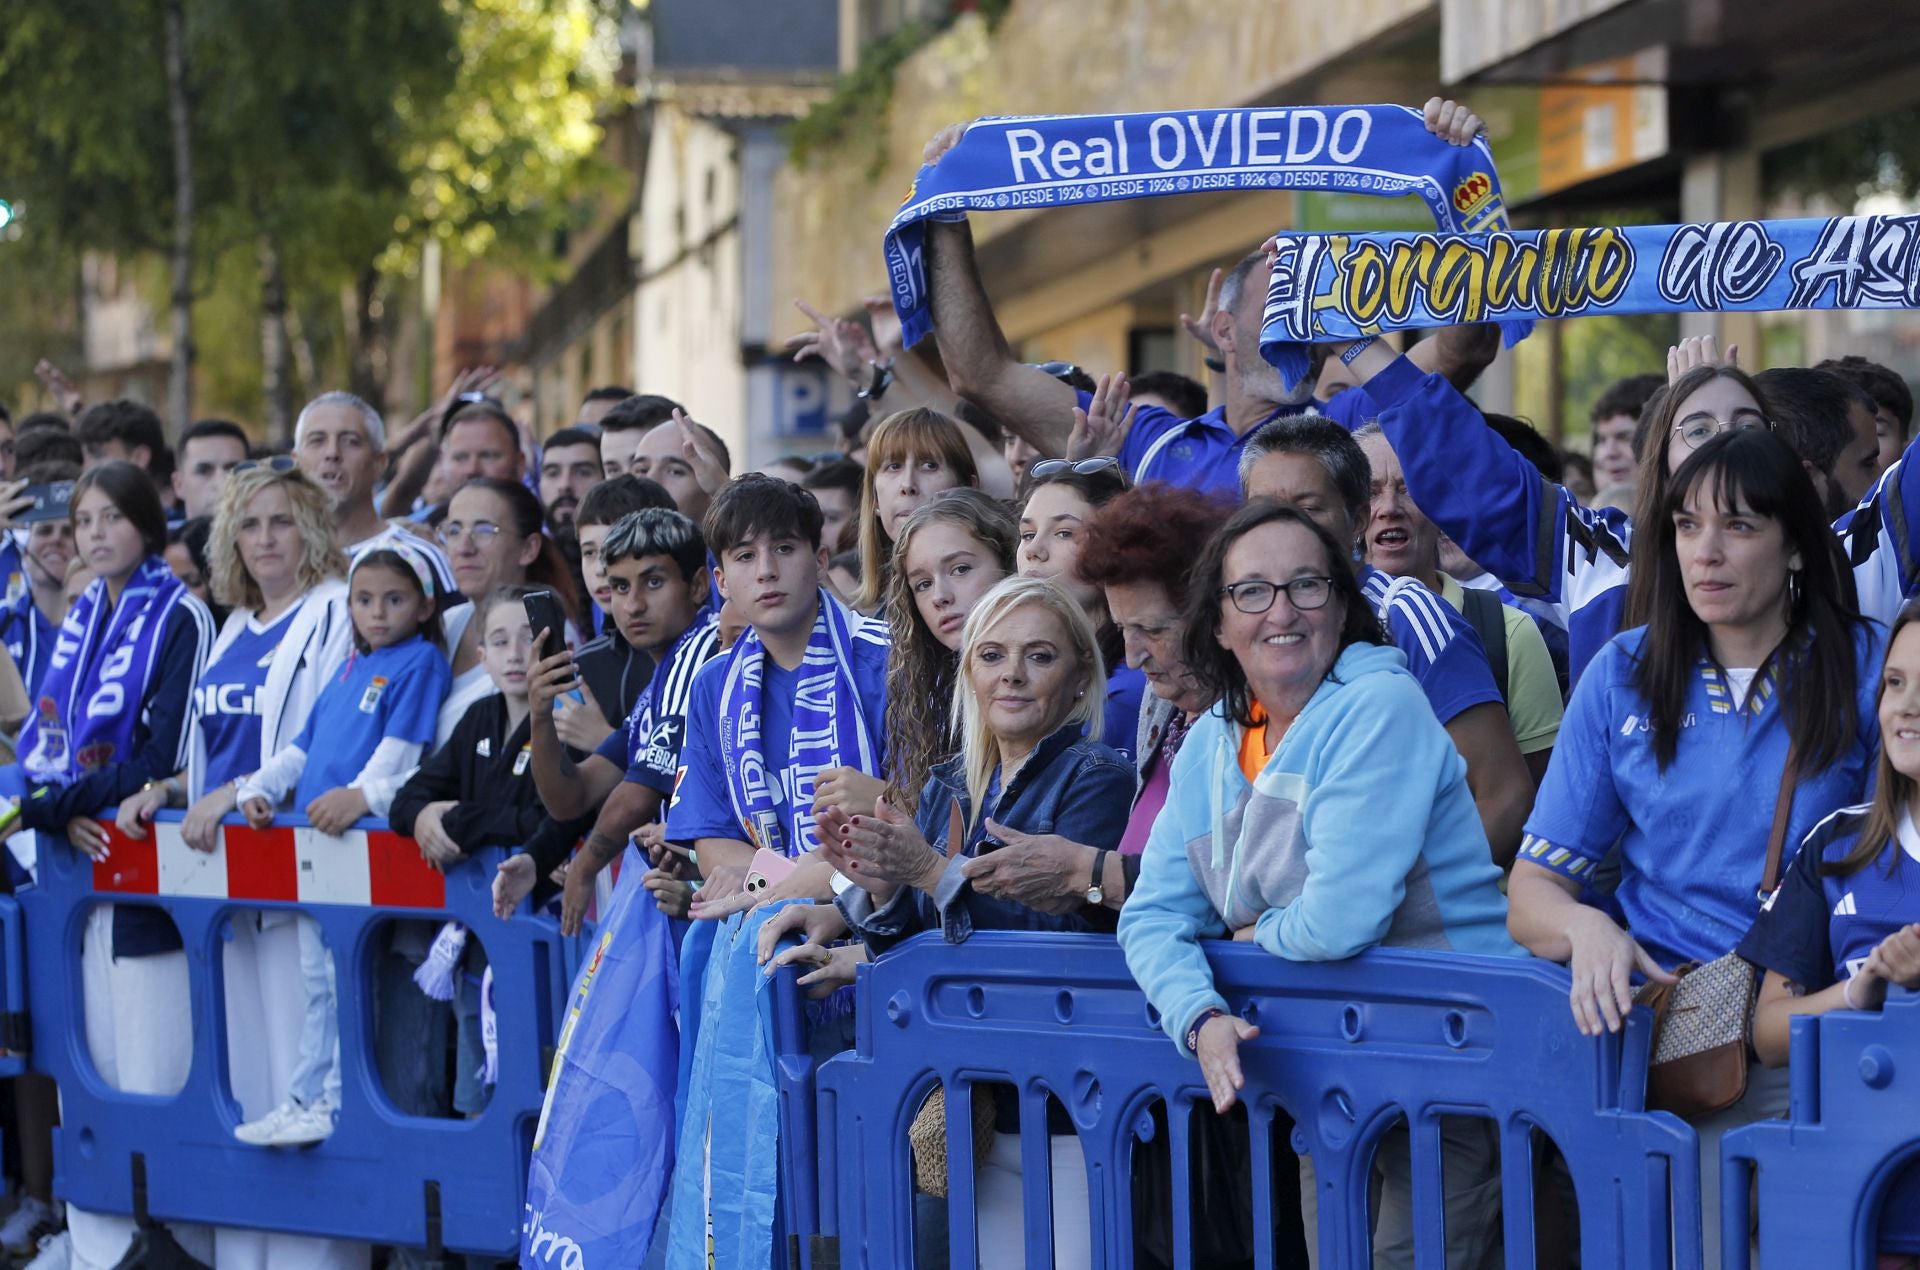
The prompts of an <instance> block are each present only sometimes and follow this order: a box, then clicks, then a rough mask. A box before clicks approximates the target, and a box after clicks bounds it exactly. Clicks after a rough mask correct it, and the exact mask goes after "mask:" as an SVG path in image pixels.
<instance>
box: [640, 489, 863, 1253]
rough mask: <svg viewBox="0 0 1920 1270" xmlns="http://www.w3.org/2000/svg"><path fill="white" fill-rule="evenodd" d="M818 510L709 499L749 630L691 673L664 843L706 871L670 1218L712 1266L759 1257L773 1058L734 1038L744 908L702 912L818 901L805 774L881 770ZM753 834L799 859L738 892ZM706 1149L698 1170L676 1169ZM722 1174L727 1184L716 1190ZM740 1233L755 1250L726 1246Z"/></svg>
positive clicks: (691, 944) (735, 600) (766, 500)
mask: <svg viewBox="0 0 1920 1270" xmlns="http://www.w3.org/2000/svg"><path fill="white" fill-rule="evenodd" d="M821 519H822V517H821V514H820V504H819V503H817V502H815V501H814V497H813V495H812V494H811V493H809V492H808V491H806V490H804V489H802V488H800V487H799V486H798V485H793V484H789V483H788V482H786V481H782V480H779V479H777V478H775V477H771V476H765V475H761V474H758V473H756V474H753V475H749V476H743V477H741V478H739V479H738V480H736V481H734V482H732V483H731V484H729V485H727V486H726V487H725V488H724V489H722V490H721V491H720V493H719V496H718V497H717V498H715V499H714V502H713V506H712V507H711V508H710V509H709V510H708V512H707V519H706V538H707V545H708V547H709V548H710V549H711V550H712V551H713V554H714V558H715V560H716V562H717V567H718V570H719V582H720V593H721V594H722V595H723V596H725V597H726V599H727V602H728V603H729V604H730V605H731V606H732V607H733V608H734V609H735V610H737V611H738V613H739V615H740V617H741V618H742V619H743V620H744V621H745V622H746V623H747V629H746V631H745V632H744V633H743V634H742V635H741V636H740V638H739V639H738V640H737V641H736V642H735V643H734V645H733V647H732V648H731V649H730V650H729V651H728V652H726V653H725V654H723V655H721V656H718V657H715V658H714V659H713V660H712V661H709V662H708V663H707V664H706V666H705V667H703V668H702V669H701V671H700V673H699V674H698V675H697V676H695V678H694V681H693V689H692V699H691V701H690V702H689V703H688V707H687V736H686V740H685V742H684V743H683V744H682V746H681V748H680V771H679V775H678V778H677V780H676V782H675V786H674V795H673V803H672V805H671V806H669V807H668V809H667V828H666V838H667V841H668V842H670V843H676V844H682V845H690V846H691V847H692V848H693V852H694V857H695V861H696V863H697V864H698V866H699V871H700V875H701V877H702V878H704V879H705V880H704V882H703V883H702V886H701V889H700V891H699V893H698V894H697V895H696V896H695V899H694V903H693V908H692V915H693V917H694V918H695V919H697V920H696V924H695V926H694V929H693V930H692V931H691V932H689V933H688V935H687V937H686V940H685V942H684V943H683V944H682V946H681V953H680V957H681V972H682V975H681V996H680V1001H681V1011H682V1014H681V1031H682V1037H683V1039H682V1042H681V1056H680V1089H681V1098H682V1101H683V1104H684V1116H683V1124H682V1127H681V1133H680V1140H679V1152H678V1155H679V1159H680V1161H681V1165H682V1166H681V1167H680V1168H679V1169H677V1170H676V1173H675V1179H674V1187H673V1202H672V1217H671V1219H670V1221H669V1223H668V1229H669V1236H668V1238H669V1239H670V1240H671V1243H670V1245H669V1247H670V1252H669V1255H668V1260H669V1262H670V1263H671V1264H675V1265H678V1264H681V1262H680V1260H678V1258H680V1257H683V1256H697V1254H695V1253H694V1249H695V1247H696V1246H701V1247H703V1248H704V1246H706V1239H707V1238H708V1237H713V1238H715V1239H716V1240H718V1241H719V1242H718V1245H717V1246H718V1247H719V1249H720V1254H719V1259H718V1264H721V1265H733V1264H741V1265H747V1264H755V1263H756V1262H757V1263H761V1264H764V1262H765V1256H764V1252H765V1250H766V1249H767V1247H768V1244H769V1242H770V1240H771V1232H770V1230H769V1228H768V1226H767V1224H766V1223H765V1218H766V1216H767V1214H768V1213H769V1212H770V1211H771V1204H770V1197H771V1196H772V1194H773V1192H774V1189H775V1186H776V1181H775V1178H774V1172H775V1165H774V1163H773V1151H772V1149H771V1144H770V1142H769V1141H768V1140H767V1139H766V1138H764V1136H762V1135H758V1134H748V1133H742V1132H739V1129H740V1128H741V1127H742V1126H744V1125H748V1124H753V1123H757V1122H758V1117H760V1116H764V1115H768V1114H771V1113H772V1108H773V1099H774V1094H773V1082H772V1072H771V1070H770V1069H768V1068H767V1067H765V1066H764V1065H763V1064H761V1063H760V1062H759V1061H758V1058H757V1056H756V1055H755V1054H752V1053H747V1052H745V1051H743V1050H741V1049H740V1046H741V1044H743V1039H742V1038H748V1037H752V1036H755V1035H757V1032H756V1027H757V1024H756V1022H755V1020H756V1019H758V1018H759V1017H760V1006H761V1004H762V1001H763V994H761V993H760V992H759V991H758V989H759V987H760V985H762V984H764V983H765V979H764V978H762V976H761V975H760V974H759V973H758V967H757V966H754V965H753V964H752V959H753V957H754V955H755V950H756V948H757V946H758V940H757V938H756V937H754V930H755V928H754V926H753V917H752V915H751V914H749V915H748V916H747V917H746V918H745V919H743V921H742V923H741V924H740V925H739V926H738V927H737V928H735V927H731V926H729V927H722V926H720V925H719V923H718V922H716V921H713V920H707V919H714V918H725V917H728V916H730V915H731V914H733V913H736V912H738V911H740V910H741V909H744V908H747V907H749V906H751V905H753V904H755V903H757V902H760V901H777V900H783V899H814V900H824V899H830V898H831V897H832V894H833V890H832V886H831V885H830V883H831V881H832V879H833V877H834V872H833V867H832V866H831V865H830V864H828V863H827V862H826V860H825V859H824V858H823V857H821V856H820V854H819V851H818V848H819V845H820V843H819V832H818V829H817V827H816V825H815V821H814V794H815V784H816V782H817V781H818V780H819V778H820V776H821V775H822V774H823V773H824V772H826V771H827V770H828V769H830V768H842V767H851V768H857V769H858V770H860V771H862V772H865V773H867V774H868V775H870V776H879V775H881V774H882V773H883V772H884V770H885V769H884V767H883V766H882V764H883V762H884V760H885V740H886V730H885V728H886V725H885V720H886V712H887V700H886V696H887V694H886V678H887V627H886V625H885V623H884V622H882V621H880V620H877V619H870V618H863V617H861V616H860V615H859V614H857V613H855V612H853V611H852V610H851V609H848V608H847V607H846V606H845V605H843V604H841V603H840V601H838V600H836V599H834V598H833V595H832V594H831V593H830V592H829V591H827V590H826V588H825V586H824V585H823V583H824V580H825V578H826V573H827V552H826V551H825V550H824V549H823V548H822V547H821V545H820V528H821ZM763 848H764V849H766V850H769V851H772V852H773V853H774V854H776V855H782V856H786V857H789V858H792V859H798V860H800V862H801V863H800V865H799V867H798V868H796V869H795V870H794V871H793V872H792V873H791V874H790V875H788V877H787V878H785V879H784V880H782V881H780V882H776V883H775V884H774V885H773V886H771V887H769V888H767V889H765V890H762V891H758V892H756V893H751V894H749V893H748V892H746V891H745V889H744V885H743V884H744V882H745V879H746V874H747V870H748V867H749V865H750V864H751V862H752V860H753V857H754V853H755V852H756V851H757V850H760V849H763ZM741 934H745V935H747V936H748V937H747V938H744V939H742V938H739V937H738V936H739V935H741ZM729 941H731V942H729ZM709 950H710V959H709ZM851 1006H852V998H851V990H850V989H847V990H843V991H841V992H838V993H835V994H834V995H833V996H832V997H829V998H828V999H826V1000H825V1001H820V1002H812V1003H809V1008H808V1011H807V1013H808V1017H809V1020H810V1021H811V1022H813V1023H814V1024H815V1027H814V1031H813V1036H812V1038H811V1048H812V1049H813V1052H814V1053H815V1054H816V1055H818V1056H819V1057H822V1058H824V1057H826V1056H827V1055H828V1054H830V1053H832V1052H833V1051H834V1050H837V1049H841V1048H844V1047H845V1046H846V1045H848V1044H850V1043H851V1041H852V1023H853V1012H852V1009H851ZM703 1154H704V1155H705V1156H706V1158H707V1159H708V1160H709V1161H710V1170H711V1171H710V1174H707V1173H704V1172H703V1171H702V1170H699V1169H698V1168H697V1167H690V1166H689V1162H691V1165H692V1166H697V1165H698V1164H699V1163H700V1161H701V1160H702V1158H703ZM707 1176H710V1177H711V1179H712V1184H709V1183H708V1182H707V1181H706V1180H705V1179H706V1177H707ZM723 1178H733V1179H735V1180H734V1181H731V1182H728V1183H727V1184H726V1185H725V1186H721V1185H719V1183H720V1182H721V1179H723ZM742 1237H745V1238H746V1242H747V1244H748V1245H750V1246H751V1247H752V1249H753V1252H752V1254H751V1255H746V1256H742V1255H739V1252H740V1250H739V1248H738V1247H736V1245H738V1244H739V1243H740V1241H741V1238H742ZM688 1264H691V1262H688Z"/></svg>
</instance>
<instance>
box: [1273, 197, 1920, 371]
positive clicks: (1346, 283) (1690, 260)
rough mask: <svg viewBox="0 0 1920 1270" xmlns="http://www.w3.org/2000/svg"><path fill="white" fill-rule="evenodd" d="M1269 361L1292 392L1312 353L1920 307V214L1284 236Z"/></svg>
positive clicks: (1277, 260)
mask: <svg viewBox="0 0 1920 1270" xmlns="http://www.w3.org/2000/svg"><path fill="white" fill-rule="evenodd" d="M1274 245H1275V247H1276V249H1277V251H1276V256H1275V260H1274V265H1273V277H1272V279H1271V281H1270V282H1269V283H1268V289H1267V307H1266V316H1265V321H1264V323H1263V325H1262V327H1261V331H1260V352H1261V354H1262V355H1263V356H1265V357H1266V359H1267V360H1268V361H1269V362H1271V363H1272V364H1273V365H1274V366H1276V367H1277V368H1279V370H1280V372H1281V375H1282V377H1283V378H1285V379H1286V380H1287V381H1288V382H1289V383H1292V382H1294V381H1296V380H1298V379H1299V378H1300V376H1301V375H1304V374H1305V373H1306V371H1307V368H1308V362H1307V359H1306V357H1305V356H1304V353H1305V349H1304V345H1303V343H1302V342H1303V341H1305V342H1328V341H1334V340H1351V339H1354V338H1357V337H1359V336H1362V335H1373V334H1378V333H1380V332H1383V331H1404V330H1409V329H1412V328H1415V327H1431V326H1453V325H1456V324H1459V323H1462V322H1503V323H1504V322H1511V321H1513V320H1515V319H1527V320H1530V319H1534V318H1568V317H1587V316H1591V315H1594V314H1601V313H1731V312H1749V313H1751V312H1770V311H1774V310H1786V309H1912V308H1920V216H1915V215H1904V216H1834V217H1827V218H1814V219H1807V220H1778V221H1755V220H1748V221H1725V222H1718V223H1707V224H1695V225H1629V226H1625V227H1618V228H1616V227H1612V226H1605V227H1600V228H1594V229H1545V230H1526V231H1518V230H1516V231H1503V232H1499V233H1487V234H1289V233H1282V234H1279V235H1277V236H1276V238H1275V242H1274Z"/></svg>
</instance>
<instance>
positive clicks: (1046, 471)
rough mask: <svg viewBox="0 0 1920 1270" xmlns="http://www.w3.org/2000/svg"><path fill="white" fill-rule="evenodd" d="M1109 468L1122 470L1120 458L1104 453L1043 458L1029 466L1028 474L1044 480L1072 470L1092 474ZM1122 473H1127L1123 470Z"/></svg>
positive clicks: (1082, 473) (1080, 474)
mask: <svg viewBox="0 0 1920 1270" xmlns="http://www.w3.org/2000/svg"><path fill="white" fill-rule="evenodd" d="M1108 468H1113V469H1114V470H1115V471H1119V470H1120V460H1119V459H1116V458H1114V457H1113V456H1112V455H1111V454H1103V455H1101V456H1099V457H1098V458H1092V459H1042V460H1040V461H1039V462H1038V463H1035V464H1033V465H1032V466H1030V467H1028V468H1027V475H1028V476H1029V477H1031V478H1032V479H1033V480H1036V481H1044V480H1046V479H1047V478H1048V477H1051V476H1059V475H1060V474H1061V473H1062V472H1072V473H1073V474H1074V475H1075V476H1090V475H1092V474H1093V473H1095V472H1104V471H1106V470H1107V469H1108ZM1121 475H1123V476H1124V475H1126V473H1124V472H1121Z"/></svg>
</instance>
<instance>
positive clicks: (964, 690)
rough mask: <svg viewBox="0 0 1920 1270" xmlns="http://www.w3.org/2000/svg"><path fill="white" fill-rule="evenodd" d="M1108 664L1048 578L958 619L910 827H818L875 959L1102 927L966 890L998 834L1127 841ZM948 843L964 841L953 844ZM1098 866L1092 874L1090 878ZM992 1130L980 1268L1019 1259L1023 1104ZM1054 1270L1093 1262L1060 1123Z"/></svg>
mask: <svg viewBox="0 0 1920 1270" xmlns="http://www.w3.org/2000/svg"><path fill="white" fill-rule="evenodd" d="M1105 683H1106V672H1105V667H1104V666H1103V665H1102V663H1101V659H1100V649H1099V646H1098V645H1097V644H1096V643H1095V640H1094V632H1093V626H1092V624H1091V623H1090V622H1089V621H1088V620H1087V615H1086V612H1085V610H1084V609H1083V608H1082V607H1081V606H1080V604H1079V603H1077V602H1076V601H1075V600H1074V599H1073V598H1072V597H1070V596H1068V595H1067V594H1066V592H1064V591H1062V590H1061V589H1060V588H1059V587H1058V586H1056V585H1054V584H1053V583H1052V582H1048V581H1045V580H1044V579H1039V578H1008V579H1006V580H1005V581H1003V582H1001V583H1000V584H999V585H997V586H995V587H994V588H993V590H991V591H989V592H988V593H987V594H986V595H985V596H984V597H982V599H981V600H980V602H979V603H978V604H976V605H975V606H974V609H973V612H972V613H970V614H969V615H968V616H967V620H966V624H965V627H964V638H963V641H962V647H961V654H960V673H959V675H958V676H957V677H956V681H955V683H954V688H953V714H954V716H955V718H956V719H958V721H959V732H960V752H959V754H957V755H955V756H954V757H953V758H950V759H948V760H947V761H946V762H944V763H941V764H940V765H938V766H937V767H935V768H934V770H933V774H932V775H931V777H929V779H928V781H927V784H926V788H925V789H924V790H923V791H922V792H921V795H920V808H919V813H918V815H917V817H916V819H915V820H914V821H912V822H909V821H908V820H907V819H906V818H905V817H904V816H902V815H901V814H900V813H899V812H897V811H895V810H894V809H893V808H892V807H891V806H890V805H889V804H888V803H887V802H886V801H885V800H884V799H883V800H882V801H881V803H880V807H879V811H878V814H877V815H876V816H873V817H866V816H855V817H846V816H844V815H841V814H840V813H838V812H836V811H831V810H830V811H828V812H826V813H824V814H822V815H821V817H820V830H821V835H820V837H821V849H822V851H823V852H824V853H825V854H826V856H827V858H828V859H830V860H831V861H832V862H833V864H834V866H835V867H836V868H838V869H839V870H840V871H841V872H842V873H844V874H845V875H846V876H847V877H849V878H851V879H853V882H854V885H853V886H852V887H850V888H848V889H847V890H846V891H845V892H844V893H843V894H842V895H841V896H840V899H839V901H838V903H839V906H840V910H841V912H842V914H843V915H844V916H845V918H846V920H847V923H848V925H849V926H850V927H851V928H852V930H853V932H854V933H855V934H857V935H858V936H860V937H861V939H863V940H864V941H865V943H866V946H867V949H868V951H869V952H870V953H872V954H873V955H875V956H882V955H884V954H885V953H886V951H887V950H888V949H890V948H892V947H894V946H895V945H896V944H898V943H899V942H900V941H902V940H904V939H907V938H909V937H911V936H913V935H915V934H917V933H919V932H920V931H923V930H941V931H944V932H945V934H946V937H947V939H948V940H949V941H952V942H955V943H958V942H960V941H962V940H964V939H966V938H968V937H969V936H970V935H972V933H973V932H974V931H975V930H976V929H983V930H986V929H995V930H1057V931H1086V930H1096V929H1106V930H1111V929H1112V928H1113V914H1112V912H1111V910H1108V909H1106V908H1103V907H1101V906H1100V902H1099V901H1100V897H1099V896H1098V895H1097V894H1095V893H1093V892H1091V891H1090V892H1089V893H1088V895H1087V897H1086V901H1087V902H1086V903H1085V904H1082V905H1075V906H1073V907H1072V908H1071V909H1069V910H1067V911H1064V912H1060V911H1042V910H1040V909H1035V908H1030V907H1028V906H1027V905H1025V904H1021V903H1019V902H1018V901H1014V900H1006V899H997V898H994V897H992V896H988V895H984V894H982V893H980V892H978V891H976V890H975V889H974V887H973V885H972V882H971V880H970V879H969V876H968V873H967V870H966V867H965V866H966V862H967V861H968V860H969V859H971V858H973V857H974V856H976V855H981V854H989V853H991V852H992V851H994V850H995V849H996V848H997V847H998V846H999V843H998V842H997V841H996V840H995V837H994V831H995V830H997V829H999V828H1000V827H1002V826H1004V827H1005V828H1008V829H1012V830H1016V831H1019V832H1025V833H1039V832H1051V833H1057V834H1062V835H1064V836H1066V837H1068V838H1071V839H1073V840H1074V841H1076V842H1084V843H1090V844H1092V845H1094V846H1095V847H1097V848H1098V849H1100V850H1101V851H1103V852H1104V851H1110V850H1112V849H1113V848H1115V847H1117V846H1118V845H1119V843H1120V836H1121V834H1122V833H1124V832H1125V831H1126V827H1127V811H1128V808H1129V807H1130V806H1131V805H1132V802H1133V787H1134V774H1133V766H1132V764H1130V763H1128V762H1127V761H1126V760H1125V759H1123V758H1121V757H1120V756H1119V755H1118V754H1116V753H1115V752H1114V751H1112V750H1110V749H1108V748H1107V747H1106V746H1105V745H1102V744H1101V743H1100V742H1099V741H1095V740H1089V739H1088V738H1087V736H1086V729H1087V723H1088V721H1089V720H1092V719H1095V718H1098V717H1099V712H1100V711H1101V709H1102V708H1103V706H1104V701H1105V697H1104V694H1103V692H1102V686H1103V685H1104V684H1105ZM955 835H958V840H955ZM1097 874H1098V870H1097V868H1096V876H1097ZM997 1101H998V1103H999V1104H1000V1105H997V1106H996V1107H995V1116H994V1119H995V1125H994V1129H995V1133H994V1138H993V1143H992V1146H991V1148H990V1150H989V1152H988V1155H987V1159H986V1162H985V1164H984V1165H982V1167H981V1169H980V1171H979V1176H978V1178H977V1179H976V1183H975V1185H976V1192H975V1194H976V1202H977V1211H978V1214H979V1217H978V1229H979V1250H980V1264H981V1265H983V1266H999V1265H1017V1264H1019V1262H1020V1259H1021V1257H1022V1255H1023V1252H1022V1250H1023V1247H1024V1240H1025V1231H1026V1225H1025V1219H1024V1214H1023V1211H1022V1208H1021V1163H1020V1137H1019V1117H1018V1107H1017V1105H1016V1104H1015V1102H1014V1100H1013V1099H1012V1098H1011V1097H1007V1098H1004V1099H999V1100H997ZM1049 1129H1050V1134H1051V1136H1052V1147H1053V1149H1052V1152H1051V1158H1052V1168H1051V1172H1052V1184H1053V1220H1054V1256H1055V1264H1056V1265H1060V1266H1063V1267H1076V1266H1086V1265H1090V1264H1091V1251H1090V1248H1089V1245H1088V1236H1087V1231H1088V1217H1087V1211H1088V1210H1087V1173H1086V1166H1085V1163H1084V1161H1083V1159H1082V1157H1081V1154H1080V1151H1079V1142H1078V1139H1076V1138H1075V1137H1074V1136H1073V1131H1072V1127H1071V1126H1070V1125H1067V1124H1059V1125H1050V1126H1049Z"/></svg>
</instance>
